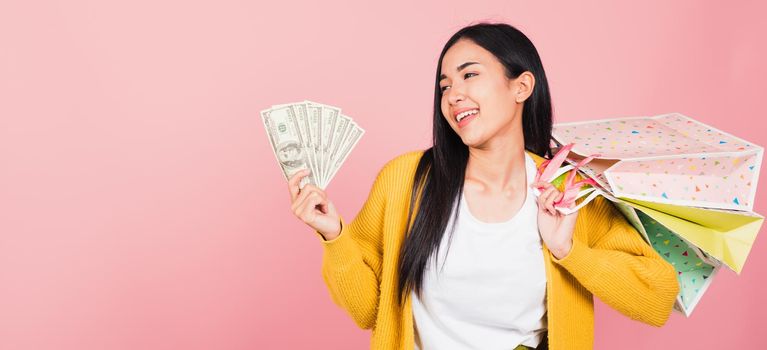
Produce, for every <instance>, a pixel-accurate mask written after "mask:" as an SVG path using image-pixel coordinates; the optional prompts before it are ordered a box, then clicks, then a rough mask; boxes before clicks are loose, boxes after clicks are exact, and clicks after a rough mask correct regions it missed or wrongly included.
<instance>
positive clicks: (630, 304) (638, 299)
mask: <svg viewBox="0 0 767 350" xmlns="http://www.w3.org/2000/svg"><path fill="white" fill-rule="evenodd" d="M575 225H576V228H575V230H576V232H578V231H580V232H586V233H587V234H588V237H578V236H574V237H573V245H572V248H571V250H570V252H569V253H568V255H567V256H565V257H563V258H562V259H556V258H555V257H554V256H553V255H552V260H553V261H554V262H556V263H557V264H559V265H561V266H563V267H564V268H565V269H566V270H567V271H569V272H570V273H571V274H572V275H573V276H574V277H575V278H576V279H577V280H578V281H579V282H580V283H581V284H582V285H583V286H584V287H585V288H586V289H587V290H589V291H590V292H591V293H592V294H593V295H595V296H597V297H598V298H599V299H600V300H602V301H603V302H604V303H605V304H607V305H609V306H611V307H612V308H614V309H616V310H617V311H619V312H620V313H622V314H624V315H626V316H628V317H630V318H632V319H634V320H638V321H641V322H644V323H647V324H649V325H653V326H656V327H660V326H662V325H663V324H665V323H666V321H667V320H668V318H669V316H670V314H671V311H672V308H673V305H674V302H675V300H676V296H677V294H678V293H679V284H678V282H677V278H676V271H675V270H674V267H673V266H672V265H671V264H669V263H668V262H666V261H665V260H664V259H663V258H662V257H661V256H660V255H659V254H658V253H657V252H656V251H655V250H653V248H652V247H651V246H650V245H649V244H647V243H646V242H645V241H644V240H643V239H642V238H641V235H640V234H639V232H637V231H636V229H635V228H634V227H633V226H631V224H629V223H628V221H626V219H625V218H624V217H623V216H622V214H621V213H620V212H619V211H618V210H617V209H616V208H615V207H614V205H613V204H612V203H611V202H609V201H608V200H607V199H605V198H604V197H601V196H600V197H597V198H596V199H594V200H593V201H592V202H591V203H589V204H587V205H586V206H584V207H583V208H581V210H580V211H579V212H578V218H577V220H576V224H575Z"/></svg>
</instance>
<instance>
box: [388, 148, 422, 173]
mask: <svg viewBox="0 0 767 350" xmlns="http://www.w3.org/2000/svg"><path fill="white" fill-rule="evenodd" d="M423 154H424V150H412V151H407V152H404V153H400V154H398V155H396V156H395V157H393V158H391V159H389V160H388V161H387V162H386V164H384V166H383V168H382V169H381V173H384V172H387V173H389V172H395V173H401V172H415V169H416V167H417V166H418V162H419V161H420V160H421V157H422V156H423Z"/></svg>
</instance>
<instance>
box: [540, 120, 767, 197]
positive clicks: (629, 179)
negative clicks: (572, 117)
mask: <svg viewBox="0 0 767 350" xmlns="http://www.w3.org/2000/svg"><path fill="white" fill-rule="evenodd" d="M553 134H554V138H555V139H556V140H557V142H560V143H563V144H569V143H575V146H574V147H573V149H572V151H573V152H574V153H577V154H579V155H581V156H585V155H590V154H594V153H599V154H601V156H600V157H599V159H598V160H595V161H592V162H591V163H589V164H588V165H586V166H584V167H583V168H584V171H590V172H592V173H593V175H592V177H594V178H596V180H597V181H598V182H600V184H602V181H605V180H606V182H607V183H608V184H609V188H610V190H611V191H612V192H613V193H614V194H615V195H616V196H618V197H623V198H633V199H638V200H645V201H651V202H657V203H666V204H674V205H683V206H698V207H705V208H719V209H735V210H753V205H754V198H755V196H756V191H755V189H756V182H757V181H758V178H759V168H760V167H761V161H762V155H763V153H764V151H763V148H762V147H760V146H758V145H754V144H752V143H749V142H747V141H745V140H742V139H739V138H737V137H735V136H732V135H729V134H727V133H724V132H722V131H720V130H717V129H715V128H712V127H710V126H708V125H706V124H703V123H700V122H698V121H695V120H693V119H691V118H689V117H686V116H684V115H682V114H679V113H672V114H665V115H660V116H655V117H635V118H623V119H605V120H597V121H590V122H575V123H563V124H557V125H555V126H554V132H553ZM600 175H601V176H600Z"/></svg>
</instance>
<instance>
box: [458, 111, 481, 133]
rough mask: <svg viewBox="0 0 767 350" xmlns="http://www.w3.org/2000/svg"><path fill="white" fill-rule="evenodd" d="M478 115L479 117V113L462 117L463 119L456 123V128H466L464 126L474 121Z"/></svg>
mask: <svg viewBox="0 0 767 350" xmlns="http://www.w3.org/2000/svg"><path fill="white" fill-rule="evenodd" d="M478 115H479V112H477V113H475V114H471V115H469V116H468V117H464V118H463V119H461V121H460V122H458V128H459V129H460V128H463V127H464V126H466V124H469V123H470V122H471V121H472V120H474V118H476V117H477V116H478Z"/></svg>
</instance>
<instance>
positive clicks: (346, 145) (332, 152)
mask: <svg viewBox="0 0 767 350" xmlns="http://www.w3.org/2000/svg"><path fill="white" fill-rule="evenodd" d="M261 120H262V121H263V122H264V128H265V129H266V134H267V136H268V137H269V142H270V143H271V145H272V151H274V155H275V156H276V157H277V162H278V163H279V164H280V167H281V168H282V174H283V175H284V176H285V180H288V179H289V178H290V177H291V176H292V175H293V174H295V173H296V172H298V171H301V170H303V169H310V170H311V173H310V174H309V176H306V177H304V178H303V179H302V180H301V183H300V184H299V187H301V188H303V187H304V185H306V184H307V183H310V184H312V185H315V186H317V187H319V188H321V189H323V190H324V189H325V188H326V187H327V185H328V184H329V183H330V180H332V179H333V177H334V176H335V175H336V173H337V172H338V169H339V168H341V165H342V164H343V163H344V161H345V160H346V157H348V156H349V153H351V151H352V149H354V146H356V145H357V142H359V140H360V138H362V135H363V134H364V133H365V130H363V129H362V128H360V127H359V126H358V125H357V123H355V122H354V121H352V119H351V118H349V117H348V116H345V115H343V114H341V109H340V108H338V107H333V106H329V105H325V104H321V103H316V102H312V101H303V102H294V103H288V104H281V105H274V106H272V107H271V108H269V109H265V110H263V111H261Z"/></svg>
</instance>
